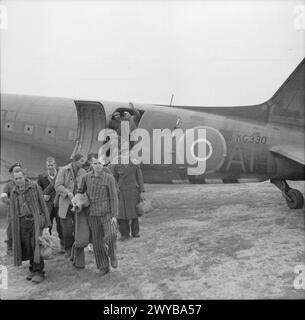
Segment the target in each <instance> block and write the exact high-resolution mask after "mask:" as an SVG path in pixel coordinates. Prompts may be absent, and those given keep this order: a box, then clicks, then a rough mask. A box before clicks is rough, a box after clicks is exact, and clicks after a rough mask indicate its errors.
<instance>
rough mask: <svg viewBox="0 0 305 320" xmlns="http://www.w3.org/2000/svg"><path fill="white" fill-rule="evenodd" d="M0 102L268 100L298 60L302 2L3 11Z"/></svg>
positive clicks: (73, 5)
mask: <svg viewBox="0 0 305 320" xmlns="http://www.w3.org/2000/svg"><path fill="white" fill-rule="evenodd" d="M2 4H3V5H6V6H7V10H8V27H7V30H2V31H1V90H2V92H10V93H24V94H33V95H47V96H62V97H76V98H86V99H93V98H99V99H101V100H115V101H133V102H143V103H163V104H167V103H169V102H170V98H171V94H172V93H174V101H173V104H178V105H247V104H256V103H260V102H263V101H264V100H267V99H269V98H270V97H271V96H272V95H273V93H274V92H275V90H276V89H277V88H278V87H279V86H280V85H281V84H282V82H283V81H284V80H285V79H286V78H287V77H288V76H289V74H290V73H291V72H292V71H293V69H294V68H295V67H296V65H297V64H298V63H299V62H300V61H301V59H302V58H303V57H304V55H305V53H304V52H305V30H304V29H303V30H298V29H296V28H295V24H294V22H295V19H296V16H297V14H296V12H295V11H294V10H295V8H296V6H298V5H304V4H305V3H304V1H291V0H289V1H288V0H287V1H285V0H283V1H245V0H244V1H228V0H226V1H213V2H212V1H186V0H185V1H182V0H180V1H170V0H164V1H161V0H159V1H148V0H144V1H143V0H142V1H131V0H125V1H117V0H115V1H113V0H112V1H106V0H102V1H97V0H96V1H88V0H86V1H81V0H78V1H56V0H54V1H41V0H40V1H29V0H26V1H16V0H14V1H12V0H10V1H2Z"/></svg>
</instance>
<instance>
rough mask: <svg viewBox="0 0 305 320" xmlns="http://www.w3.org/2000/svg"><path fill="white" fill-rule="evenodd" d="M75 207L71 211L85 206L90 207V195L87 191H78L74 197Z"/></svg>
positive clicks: (73, 203)
mask: <svg viewBox="0 0 305 320" xmlns="http://www.w3.org/2000/svg"><path fill="white" fill-rule="evenodd" d="M72 205H73V208H72V209H71V211H72V212H73V211H76V212H77V211H81V210H82V209H83V208H88V207H89V205H90V202H89V199H88V196H87V194H86V193H77V194H76V195H75V196H74V197H73V199H72Z"/></svg>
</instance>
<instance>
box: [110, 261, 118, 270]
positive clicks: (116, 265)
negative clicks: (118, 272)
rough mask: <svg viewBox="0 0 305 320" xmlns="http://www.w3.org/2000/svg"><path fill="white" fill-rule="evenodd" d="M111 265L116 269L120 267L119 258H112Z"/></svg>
mask: <svg viewBox="0 0 305 320" xmlns="http://www.w3.org/2000/svg"><path fill="white" fill-rule="evenodd" d="M111 267H112V268H113V269H116V268H117V267H118V260H117V259H113V260H111Z"/></svg>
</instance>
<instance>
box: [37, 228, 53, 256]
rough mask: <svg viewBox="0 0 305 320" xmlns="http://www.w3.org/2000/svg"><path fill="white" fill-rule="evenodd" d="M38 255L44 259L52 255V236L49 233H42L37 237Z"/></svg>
mask: <svg viewBox="0 0 305 320" xmlns="http://www.w3.org/2000/svg"><path fill="white" fill-rule="evenodd" d="M38 242H39V250H40V256H41V257H42V258H43V259H45V260H48V259H51V257H52V238H51V236H50V235H47V234H44V235H42V236H40V237H39V238H38Z"/></svg>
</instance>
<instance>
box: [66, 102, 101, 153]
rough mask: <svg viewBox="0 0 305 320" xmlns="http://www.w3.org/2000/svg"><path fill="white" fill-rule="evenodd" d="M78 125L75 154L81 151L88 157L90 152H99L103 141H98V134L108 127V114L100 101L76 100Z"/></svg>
mask: <svg viewBox="0 0 305 320" xmlns="http://www.w3.org/2000/svg"><path fill="white" fill-rule="evenodd" d="M75 105H76V110H77V118H78V126H77V139H76V144H75V147H74V150H73V153H72V155H71V157H73V155H75V154H77V153H80V154H82V155H84V156H85V157H87V155H88V153H90V152H96V153H97V152H98V150H99V148H100V146H101V145H102V142H100V141H98V134H99V132H100V131H101V130H102V129H105V128H106V114H105V110H104V107H103V105H102V104H101V103H100V102H92V101H75Z"/></svg>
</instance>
